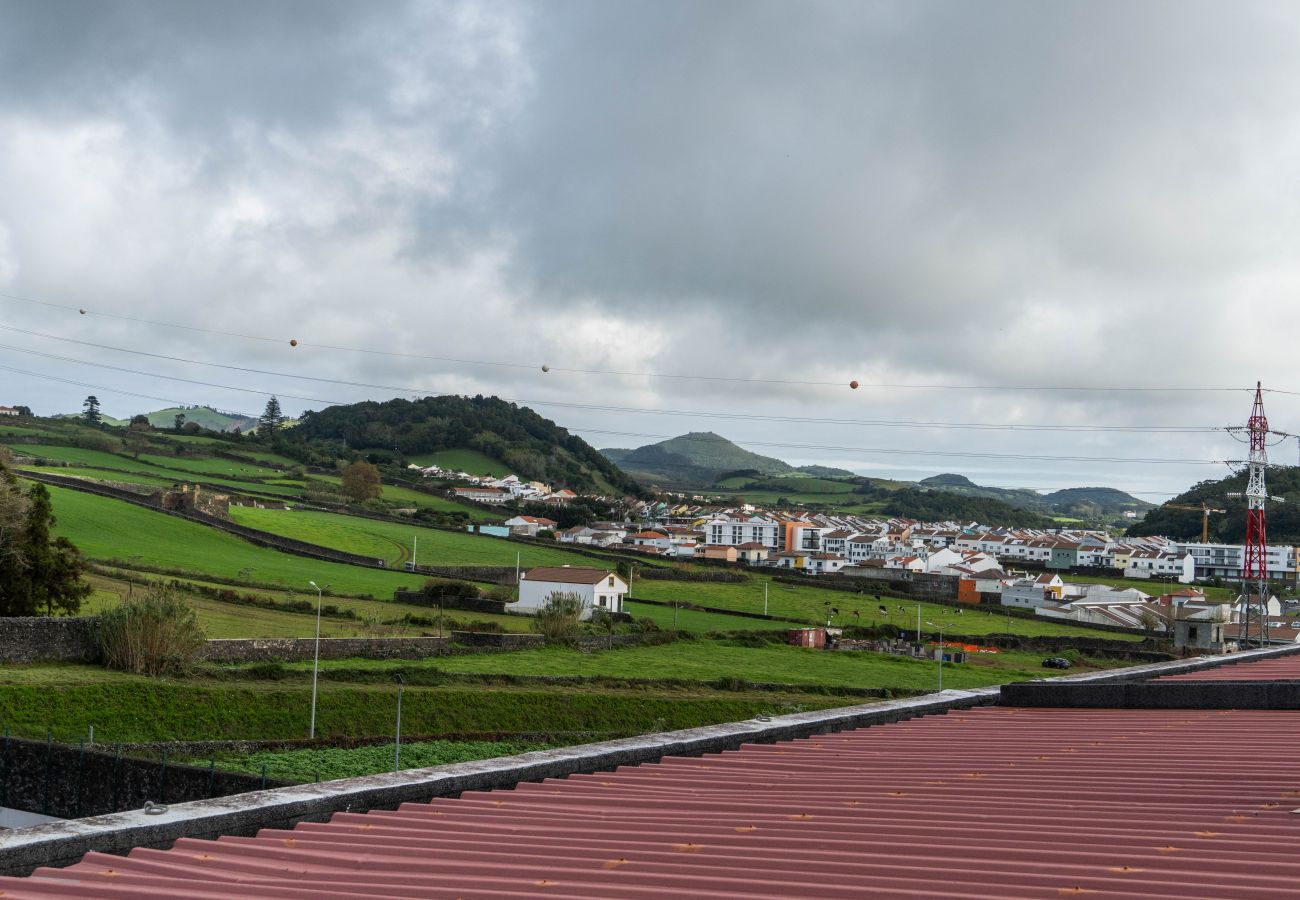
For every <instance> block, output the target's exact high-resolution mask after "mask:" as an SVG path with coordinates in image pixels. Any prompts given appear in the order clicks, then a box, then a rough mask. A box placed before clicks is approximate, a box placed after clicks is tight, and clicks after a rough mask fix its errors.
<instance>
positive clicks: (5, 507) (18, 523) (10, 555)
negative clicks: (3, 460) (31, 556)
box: [0, 448, 28, 575]
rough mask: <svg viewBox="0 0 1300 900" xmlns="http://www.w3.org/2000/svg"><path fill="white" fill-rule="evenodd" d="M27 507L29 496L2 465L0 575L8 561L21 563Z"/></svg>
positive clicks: (0, 471)
mask: <svg viewBox="0 0 1300 900" xmlns="http://www.w3.org/2000/svg"><path fill="white" fill-rule="evenodd" d="M6 449H7V448H6ZM27 507H28V502H27V498H26V497H25V496H24V495H23V492H22V490H21V489H20V488H19V487H18V479H17V478H15V477H14V476H13V473H12V472H10V471H9V470H8V469H6V468H4V466H3V465H0V575H2V574H3V567H4V565H5V564H6V563H7V564H10V565H18V564H20V563H21V560H22V549H23V543H22V539H21V536H22V533H23V531H24V529H25V528H26V526H27Z"/></svg>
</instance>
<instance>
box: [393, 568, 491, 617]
mask: <svg viewBox="0 0 1300 900" xmlns="http://www.w3.org/2000/svg"><path fill="white" fill-rule="evenodd" d="M512 572H513V570H512ZM393 601H394V602H395V603H409V604H411V605H412V606H427V607H430V608H433V607H441V608H442V609H444V610H447V609H459V610H463V611H465V612H476V613H487V614H489V615H494V616H504V615H505V614H506V613H507V612H508V611H509V610H508V609H507V607H506V602H505V601H504V600H492V599H490V598H488V597H453V596H447V597H443V598H442V602H441V603H440V602H439V601H438V598H437V597H431V596H429V595H428V594H426V593H425V592H424V591H406V590H402V589H401V588H398V589H397V590H396V591H394V592H393Z"/></svg>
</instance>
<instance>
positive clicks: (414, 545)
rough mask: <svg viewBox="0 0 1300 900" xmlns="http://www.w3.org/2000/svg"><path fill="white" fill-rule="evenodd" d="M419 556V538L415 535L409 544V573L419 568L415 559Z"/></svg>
mask: <svg viewBox="0 0 1300 900" xmlns="http://www.w3.org/2000/svg"><path fill="white" fill-rule="evenodd" d="M419 555H420V536H419V535H418V534H417V535H416V536H415V540H414V542H413V543H412V544H411V571H415V570H416V569H417V568H418V567H419V560H418V558H417V557H419Z"/></svg>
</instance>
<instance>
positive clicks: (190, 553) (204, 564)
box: [49, 487, 424, 598]
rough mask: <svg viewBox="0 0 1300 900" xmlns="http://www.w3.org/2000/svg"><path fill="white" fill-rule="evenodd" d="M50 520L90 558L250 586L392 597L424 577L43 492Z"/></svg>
mask: <svg viewBox="0 0 1300 900" xmlns="http://www.w3.org/2000/svg"><path fill="white" fill-rule="evenodd" d="M49 491H50V497H51V500H52V502H53V504H54V513H55V516H56V517H57V519H58V521H57V524H56V525H55V529H54V530H55V533H56V534H59V535H63V536H65V537H67V538H68V539H70V540H71V541H72V542H73V543H74V544H76V545H77V547H78V548H80V550H81V551H82V552H83V553H85V554H86V555H87V556H88V557H90V558H91V559H98V560H111V559H117V560H122V561H123V562H125V563H126V564H127V565H128V566H129V565H132V564H139V565H146V566H157V567H163V568H167V569H180V570H184V571H185V572H187V573H194V574H196V575H202V574H211V575H217V576H220V577H223V578H239V579H242V580H247V581H253V582H264V583H269V584H278V585H283V586H284V587H286V588H292V589H294V590H298V591H307V590H310V588H308V586H307V582H308V581H313V580H314V581H315V582H316V583H317V584H321V585H326V584H328V585H329V586H330V587H331V589H332V590H333V591H335V592H336V593H341V594H353V595H356V594H370V595H372V596H374V597H382V598H388V597H392V595H393V591H394V590H396V589H397V588H398V587H418V586H419V585H420V584H421V583H423V581H424V579H423V578H421V577H418V576H415V575H407V574H405V573H401V572H384V571H378V570H370V569H363V568H359V567H357V566H348V565H342V564H340V563H329V562H320V561H317V560H313V559H305V558H303V557H298V556H290V555H289V554H287V553H280V552H277V551H275V550H269V549H266V548H263V547H255V546H253V545H252V544H249V543H248V542H246V541H243V540H241V539H239V538H237V537H235V536H233V535H230V534H226V533H224V532H220V531H216V530H214V529H212V528H207V527H205V526H203V525H199V524H197V523H195V522H187V521H185V520H184V519H179V518H176V517H174V516H168V515H164V514H162V513H160V512H153V511H151V510H148V509H144V508H141V507H138V506H132V505H130V504H127V503H123V502H121V501H118V500H110V499H108V498H106V497H97V496H94V495H92V494H84V493H79V492H77V491H72V490H68V489H66V488H58V487H51V488H49Z"/></svg>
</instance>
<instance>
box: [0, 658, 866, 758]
mask: <svg viewBox="0 0 1300 900" xmlns="http://www.w3.org/2000/svg"><path fill="white" fill-rule="evenodd" d="M396 702H397V688H396V685H395V684H394V683H393V682H392V681H388V680H385V681H382V682H379V683H374V684H352V683H340V682H337V681H330V680H322V681H321V684H320V698H319V702H318V707H317V721H316V724H317V734H318V735H319V736H321V737H367V736H371V735H391V734H392V729H393V714H394V710H395V707H396ZM843 702H844V700H843V698H835V697H825V696H819V695H815V694H806V693H801V692H797V691H793V692H786V693H769V692H747V691H718V690H712V689H708V688H699V689H670V688H665V689H658V690H647V689H615V688H604V687H595V686H587V685H571V686H565V688H564V689H562V690H555V689H553V688H545V687H530V686H522V687H519V686H509V687H501V686H494V685H475V684H457V685H440V686H437V687H433V686H421V685H410V686H408V687H407V688H406V691H405V695H404V697H403V700H402V731H403V733H404V734H409V735H411V737H412V738H413V739H414V738H416V737H419V736H430V735H438V734H466V733H494V734H502V733H509V734H513V733H520V732H546V733H555V732H584V733H594V734H595V735H597V736H600V735H606V734H632V733H637V732H644V731H656V730H664V729H672V728H691V727H695V726H698V725H706V724H711V723H714V722H728V721H735V720H738V719H747V718H751V717H753V716H755V715H759V714H773V713H780V712H786V711H791V710H792V709H796V708H802V709H820V708H825V707H829V706H835V705H840V704H842V703H843ZM310 704H311V682H310V678H309V677H302V678H299V679H295V680H294V681H291V682H282V681H230V680H227V679H215V678H202V677H199V678H190V679H185V680H157V679H149V678H143V677H140V676H134V675H124V674H121V673H116V672H109V671H106V670H104V669H101V668H99V667H97V666H71V665H67V666H22V667H18V666H12V667H3V668H0V724H3V725H5V726H7V727H9V729H10V731H11V733H13V734H15V735H18V736H23V737H36V738H44V737H45V734H46V732H47V730H52V731H53V734H54V737H55V739H56V740H64V741H71V742H73V743H76V742H77V741H78V740H80V739H81V738H82V737H84V736H85V735H86V733H87V729H88V728H89V727H90V726H91V725H94V726H95V739H96V740H97V741H102V742H103V743H107V744H111V743H115V742H153V741H173V740H184V741H204V740H296V739H299V738H305V737H306V736H307V725H308V718H309V716H310V711H311V706H310Z"/></svg>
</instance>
